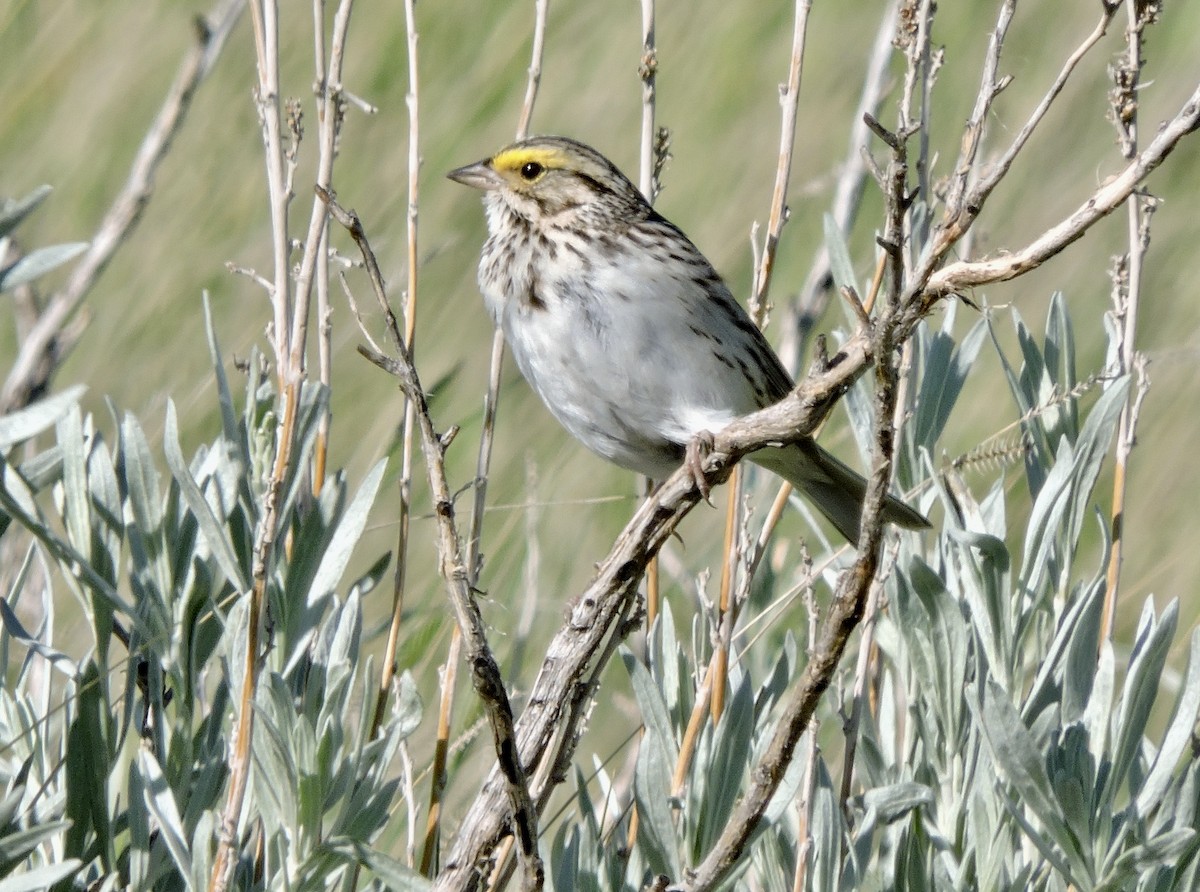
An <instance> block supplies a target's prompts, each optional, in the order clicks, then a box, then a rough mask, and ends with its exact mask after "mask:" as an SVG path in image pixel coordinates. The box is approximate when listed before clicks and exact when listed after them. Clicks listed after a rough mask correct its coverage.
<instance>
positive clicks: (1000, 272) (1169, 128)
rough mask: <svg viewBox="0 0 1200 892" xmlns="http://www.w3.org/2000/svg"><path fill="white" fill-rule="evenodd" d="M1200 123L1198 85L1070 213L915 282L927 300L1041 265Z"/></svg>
mask: <svg viewBox="0 0 1200 892" xmlns="http://www.w3.org/2000/svg"><path fill="white" fill-rule="evenodd" d="M1197 126H1200V86H1197V88H1196V90H1195V91H1194V92H1193V93H1192V95H1191V96H1190V97H1189V98H1188V100H1187V102H1186V103H1184V105H1183V107H1182V108H1181V109H1180V110H1179V113H1178V114H1176V115H1175V117H1174V118H1172V119H1171V120H1170V121H1168V122H1167V123H1166V124H1164V125H1163V126H1162V127H1160V128H1159V131H1158V134H1157V135H1156V136H1155V137H1154V139H1153V140H1152V141H1151V142H1150V145H1148V146H1147V147H1146V148H1145V150H1144V151H1142V152H1141V153H1140V154H1138V155H1137V157H1135V158H1134V159H1133V161H1131V162H1130V163H1129V165H1128V166H1126V168H1125V169H1124V170H1122V171H1121V172H1120V173H1119V174H1117V175H1116V176H1115V177H1113V178H1112V179H1110V180H1109V181H1108V182H1107V183H1105V184H1104V185H1103V186H1101V187H1100V188H1099V189H1097V190H1096V191H1095V192H1094V193H1093V194H1092V195H1091V196H1090V197H1089V198H1088V199H1087V201H1085V202H1084V203H1083V204H1081V205H1080V206H1079V208H1077V209H1076V210H1075V211H1074V212H1073V213H1072V214H1071V215H1070V216H1068V217H1067V218H1066V219H1064V220H1062V221H1061V222H1059V223H1058V224H1056V225H1055V226H1052V227H1050V228H1049V229H1047V230H1046V231H1045V232H1043V233H1042V234H1041V235H1040V236H1038V237H1037V238H1036V239H1034V240H1033V241H1032V242H1030V243H1029V244H1028V245H1026V246H1025V247H1024V248H1021V249H1019V250H1017V251H1014V252H1012V253H1010V254H1004V255H1001V256H999V257H990V258H984V259H982V260H960V261H956V262H955V263H950V264H947V265H946V266H944V267H942V268H941V269H939V270H937V271H936V272H933V273H930V274H929V276H928V278H927V279H926V280H925V282H924V283H920V284H916V285H915V286H910V287H915V288H919V289H921V290H923V291H924V293H925V295H926V298H927V299H936V298H939V297H945V296H946V295H949V294H954V293H955V292H958V291H965V290H967V289H970V288H975V287H978V286H980V285H987V284H990V283H992V282H1004V281H1007V280H1009V279H1012V278H1015V277H1016V276H1019V275H1021V274H1023V273H1027V272H1029V271H1030V270H1032V269H1036V268H1037V267H1039V266H1041V265H1042V264H1043V263H1045V262H1046V261H1047V260H1049V259H1050V258H1051V257H1053V256H1054V255H1055V254H1058V253H1059V252H1060V251H1062V250H1063V249H1064V248H1065V247H1067V245H1069V244H1071V243H1072V242H1074V241H1076V240H1077V239H1078V238H1079V237H1080V236H1082V235H1083V234H1084V233H1085V232H1087V231H1088V229H1090V228H1091V227H1092V226H1093V225H1095V223H1096V222H1097V221H1099V220H1100V219H1102V218H1103V217H1106V216H1108V215H1109V214H1111V213H1112V212H1113V211H1114V210H1116V209H1117V208H1118V207H1120V206H1121V204H1122V203H1123V202H1124V201H1125V200H1126V199H1127V198H1128V197H1129V196H1130V195H1131V194H1132V193H1133V191H1134V189H1136V188H1137V186H1138V184H1139V183H1141V182H1142V180H1144V179H1145V178H1146V177H1147V176H1149V174H1150V173H1151V172H1152V171H1153V170H1155V168H1157V167H1158V166H1159V165H1160V164H1162V162H1163V161H1164V160H1165V159H1166V157H1167V156H1168V155H1169V154H1171V152H1172V151H1173V150H1174V149H1175V146H1176V145H1178V144H1179V141H1180V140H1181V139H1183V137H1185V136H1187V135H1188V134H1189V133H1192V132H1193V131H1195V129H1196V128H1197Z"/></svg>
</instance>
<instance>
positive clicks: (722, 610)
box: [709, 466, 742, 725]
mask: <svg viewBox="0 0 1200 892" xmlns="http://www.w3.org/2000/svg"><path fill="white" fill-rule="evenodd" d="M741 484H742V473H741V467H740V466H738V467H735V468H734V469H733V474H732V476H731V477H730V479H729V486H728V487H726V488H727V489H728V491H729V502H728V504H727V506H726V509H725V536H724V542H725V548H724V551H723V553H722V561H721V589H720V593H719V595H718V601H717V643H716V647H715V648H714V650H713V659H712V663H711V665H710V666H709V676H710V677H711V678H712V700H711V702H710V703H709V712H710V714H711V715H712V720H713V724H714V725H715V724H716V723H717V722H718V721H720V719H721V713H722V712H724V711H725V687H726V681H727V679H728V676H729V648H730V643H731V642H732V640H733V624H734V622H736V613H735V611H734V609H733V604H732V601H733V597H732V592H733V576H734V573H735V572H736V570H737V562H738V545H737V531H738V514H739V512H738V506H739V505H740V504H741V500H742V485H741Z"/></svg>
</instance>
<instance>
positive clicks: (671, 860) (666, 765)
mask: <svg viewBox="0 0 1200 892" xmlns="http://www.w3.org/2000/svg"><path fill="white" fill-rule="evenodd" d="M621 658H622V660H623V661H624V663H625V668H626V669H627V670H628V672H629V677H630V680H631V681H632V682H633V690H634V693H635V695H636V696H637V699H638V703H639V704H640V705H641V707H642V722H643V724H644V725H645V733H644V734H643V735H642V740H641V744H640V746H639V748H638V757H637V764H636V766H635V768H634V795H635V797H636V799H637V804H638V812H639V814H640V815H641V818H642V819H641V820H640V821H639V822H638V839H639V840H641V841H642V843H643V844H644V846H645V852H646V857H647V860H648V861H649V863H650V866H651V869H652V870H654V871H655V872H656V873H665V874H667V875H668V876H680V875H681V874H680V869H681V862H680V858H679V847H678V845H677V844H676V835H675V825H674V822H673V821H672V819H671V798H670V797H671V774H672V770H673V767H674V765H675V762H676V761H677V759H678V751H677V750H676V746H675V740H674V737H673V736H672V733H671V720H670V717H669V716H668V715H667V707H666V704H665V703H663V700H662V697H661V696H660V695H659V692H658V688H656V687H655V686H654V679H653V678H651V676H650V673H649V671H647V669H646V667H645V666H643V665H642V664H641V662H639V661H638V659H637V658H636V657H635V656H634V655H633V654H632V653H630V652H629V649H628V648H626V647H624V646H622V647H621Z"/></svg>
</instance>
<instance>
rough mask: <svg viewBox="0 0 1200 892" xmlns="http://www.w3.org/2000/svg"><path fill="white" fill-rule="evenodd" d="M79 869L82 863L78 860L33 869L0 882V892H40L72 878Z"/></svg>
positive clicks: (66, 860) (72, 859) (68, 860)
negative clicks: (60, 881)
mask: <svg viewBox="0 0 1200 892" xmlns="http://www.w3.org/2000/svg"><path fill="white" fill-rule="evenodd" d="M81 867H83V862H82V861H80V860H79V859H78V858H66V859H64V860H63V861H62V862H60V863H58V864H46V865H43V866H42V867H35V868H34V869H33V870H31V871H29V872H28V873H22V874H19V875H17V876H11V877H9V878H8V879H5V880H0V892H42V890H45V889H49V888H50V887H51V886H53V885H54V884H55V883H57V882H58V881H59V880H64V879H66V878H67V877H69V876H74V875H75V874H76V873H78V872H79V869H80V868H81Z"/></svg>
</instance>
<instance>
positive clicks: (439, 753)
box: [408, 0, 550, 876]
mask: <svg viewBox="0 0 1200 892" xmlns="http://www.w3.org/2000/svg"><path fill="white" fill-rule="evenodd" d="M408 2H412V0H408ZM549 7H550V2H549V0H535V3H534V20H533V48H532V50H531V51H530V53H531V58H530V62H529V79H528V82H527V84H526V88H525V100H524V102H523V103H522V105H521V114H520V117H519V119H518V122H517V132H516V138H517V139H524V138H525V137H526V136H528V135H529V125H530V122H531V121H532V120H533V108H534V105H535V103H536V102H537V94H538V87H539V85H540V84H541V76H542V57H543V55H544V53H545V45H546V17H547V14H548V12H549ZM503 368H504V332H503V330H502V329H501V328H499V327H497V328H496V330H495V332H494V334H493V336H492V358H491V362H490V364H489V370H488V386H487V392H486V394H485V395H484V399H483V430H482V432H481V433H480V435H479V454H478V457H477V458H476V462H475V482H474V492H473V498H472V501H471V522H470V529H469V532H468V534H467V547H466V554H465V564H466V572H467V577H468V580H469V583H470V585H471V586H472V587H474V586H475V585H476V583H477V582H478V579H479V543H480V539H481V538H482V536H483V514H484V508H485V507H486V503H487V484H488V473H489V471H490V468H491V463H492V443H493V441H494V439H495V431H496V409H497V406H498V405H499V402H500V376H501V373H502V371H503ZM461 654H462V631H461V629H460V628H459V625H458V624H457V623H456V624H455V625H454V629H453V630H452V631H451V633H450V647H449V648H448V650H447V652H446V662H445V665H444V666H443V667H442V685H441V691H440V704H439V709H438V733H437V741H436V743H435V745H434V756H433V766H432V769H431V771H432V782H431V783H430V790H429V819H428V822H427V825H426V828H425V845H424V851H423V854H422V857H421V873H423V874H425V875H426V876H431V875H432V871H433V865H434V861H435V860H436V858H435V855H436V851H437V842H438V837H439V827H440V820H441V804H442V798H443V794H444V792H445V787H446V782H447V780H448V778H447V777H446V757H447V755H448V754H449V751H450V728H451V723H452V720H453V717H454V684H455V681H456V680H457V677H458V663H459V659H460V657H461Z"/></svg>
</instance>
